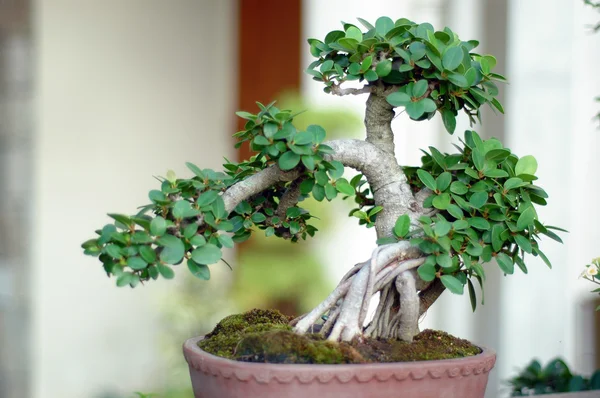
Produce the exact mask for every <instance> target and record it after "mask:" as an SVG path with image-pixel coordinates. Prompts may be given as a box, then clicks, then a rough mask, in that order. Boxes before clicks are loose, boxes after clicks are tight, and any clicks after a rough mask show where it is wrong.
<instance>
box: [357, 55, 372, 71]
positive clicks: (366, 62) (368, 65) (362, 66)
mask: <svg viewBox="0 0 600 398" xmlns="http://www.w3.org/2000/svg"><path fill="white" fill-rule="evenodd" d="M372 63H373V56H372V55H369V56H368V57H366V58H365V59H363V61H362V62H361V64H360V71H361V72H363V73H364V72H366V71H368V70H369V69H370V68H371V64H372Z"/></svg>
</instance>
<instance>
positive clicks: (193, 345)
mask: <svg viewBox="0 0 600 398" xmlns="http://www.w3.org/2000/svg"><path fill="white" fill-rule="evenodd" d="M204 337H205V336H204V335H202V336H197V337H192V338H190V339H187V340H186V341H185V343H184V344H183V352H184V356H185V359H186V361H187V362H188V363H189V362H190V358H188V355H193V356H197V357H198V356H200V357H203V359H205V360H207V361H210V362H212V363H214V364H219V363H220V364H228V365H229V366H234V367H244V368H247V367H253V366H255V367H257V368H258V367H260V368H261V369H265V370H266V369H269V368H271V369H273V370H274V369H281V368H282V367H284V368H285V369H287V370H298V371H302V370H309V369H312V370H314V368H315V367H318V368H319V369H322V370H323V371H330V370H334V369H336V370H338V371H339V370H354V371H355V370H357V369H359V368H361V367H363V368H369V369H373V368H376V369H378V370H386V369H389V370H392V369H394V370H399V369H402V368H407V370H408V369H409V368H410V369H414V367H415V366H420V367H427V368H430V367H431V368H435V367H439V366H443V367H451V366H462V365H463V364H462V363H463V362H465V360H467V359H469V360H480V361H485V359H487V358H494V360H493V362H492V364H491V366H490V369H488V371H489V370H491V367H493V365H494V362H495V358H496V351H494V350H492V349H490V348H487V347H483V346H479V345H478V346H477V347H479V348H480V349H481V352H480V353H479V354H477V355H471V356H468V357H460V358H452V359H434V360H426V361H412V362H371V363H357V364H335V365H329V364H289V363H267V362H242V361H235V360H233V359H228V358H223V357H219V356H216V355H213V354H210V353H208V352H206V351H204V350H203V349H201V348H200V347H198V342H199V341H200V340H203V339H204Z"/></svg>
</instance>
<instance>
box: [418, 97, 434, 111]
mask: <svg viewBox="0 0 600 398" xmlns="http://www.w3.org/2000/svg"><path fill="white" fill-rule="evenodd" d="M419 102H421V103H423V109H424V110H425V113H430V112H434V111H435V110H436V109H437V105H436V104H435V101H433V100H432V99H431V98H423V99H422V100H421V101H419Z"/></svg>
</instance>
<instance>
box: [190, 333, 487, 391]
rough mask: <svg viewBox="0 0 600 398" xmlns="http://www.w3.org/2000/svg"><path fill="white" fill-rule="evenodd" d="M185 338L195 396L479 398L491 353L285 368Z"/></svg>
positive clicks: (198, 338) (285, 365) (483, 387)
mask: <svg viewBox="0 0 600 398" xmlns="http://www.w3.org/2000/svg"><path fill="white" fill-rule="evenodd" d="M202 338H203V337H195V338H191V339H189V340H187V341H186V342H185V344H184V345H183V353H184V356H185V359H186V361H187V362H188V364H189V366H190V376H191V378H192V386H193V388H194V396H195V397H196V398H307V397H308V398H312V397H314V398H350V397H356V398H483V396H484V394H485V387H486V384H487V380H488V374H489V372H490V370H491V369H492V368H493V367H494V363H495V362H496V353H495V352H494V351H492V350H489V349H485V348H484V349H483V352H482V353H481V354H479V355H475V356H472V357H466V358H457V359H445V360H438V361H420V362H398V363H372V364H356V365H290V364H270V363H249V362H238V361H232V360H229V359H225V358H220V357H217V356H214V355H211V354H209V353H207V352H204V351H203V350H201V349H200V347H198V341H200V340H201V339H202Z"/></svg>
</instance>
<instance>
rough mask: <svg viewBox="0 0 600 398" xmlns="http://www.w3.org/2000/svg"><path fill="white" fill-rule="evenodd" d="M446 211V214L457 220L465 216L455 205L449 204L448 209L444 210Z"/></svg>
mask: <svg viewBox="0 0 600 398" xmlns="http://www.w3.org/2000/svg"><path fill="white" fill-rule="evenodd" d="M446 211H447V212H448V213H450V215H451V216H452V217H454V218H456V219H457V220H460V219H462V218H463V217H464V216H465V214H464V213H463V211H462V210H461V208H460V207H458V206H457V205H454V204H451V205H450V206H448V208H447V209H446Z"/></svg>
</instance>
